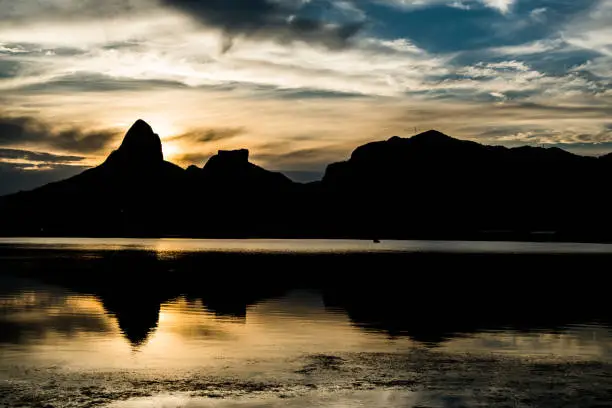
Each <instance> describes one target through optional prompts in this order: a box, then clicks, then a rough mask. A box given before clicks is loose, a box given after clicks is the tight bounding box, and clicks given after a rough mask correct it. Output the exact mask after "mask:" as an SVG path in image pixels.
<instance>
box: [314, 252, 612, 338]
mask: <svg viewBox="0 0 612 408" xmlns="http://www.w3.org/2000/svg"><path fill="white" fill-rule="evenodd" d="M396 261H398V262H397V263H396V265H397V268H398V269H395V273H385V271H384V269H379V270H378V273H377V279H363V280H360V279H353V280H338V279H331V280H330V281H329V282H328V285H327V288H326V289H325V290H324V299H325V303H326V306H327V307H329V308H341V309H344V310H346V311H347V314H348V315H349V318H350V319H351V321H352V322H353V324H354V325H356V326H357V327H360V328H363V329H366V330H375V331H384V332H387V333H388V334H389V335H391V336H409V337H411V338H412V339H414V340H416V341H420V342H424V343H429V344H436V343H439V342H441V341H444V340H446V339H450V338H452V337H455V336H460V335H463V334H467V333H476V332H478V331H482V330H497V329H508V328H510V329H514V330H519V331H526V332H529V331H533V330H539V329H546V330H548V331H551V330H552V331H554V330H556V329H558V328H562V327H564V326H567V325H570V324H584V323H589V322H594V321H600V322H603V323H606V324H607V325H610V323H612V315H611V314H610V310H609V307H608V300H607V299H608V297H609V290H608V288H606V287H604V286H601V285H600V284H599V283H598V282H599V279H600V278H599V276H600V268H601V265H602V264H607V263H608V262H609V261H610V257H609V256H595V255H593V256H585V255H582V256H569V255H518V254H510V255H484V254H472V255H466V254H463V255H459V254H454V255H453V254H415V255H412V256H409V257H405V258H404V261H405V262H401V260H400V258H399V257H398V258H397V259H396ZM400 265H402V266H400ZM368 266H369V267H372V269H373V270H374V268H375V266H374V263H371V264H369V265H365V267H368ZM400 271H401V272H400ZM558 271H580V274H579V275H580V276H578V275H573V276H570V275H564V274H560V273H558ZM400 274H401V276H402V280H401V282H400V281H398V280H397V279H398V276H400Z"/></svg>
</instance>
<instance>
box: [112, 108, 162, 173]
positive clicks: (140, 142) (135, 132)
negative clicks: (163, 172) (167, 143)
mask: <svg viewBox="0 0 612 408" xmlns="http://www.w3.org/2000/svg"><path fill="white" fill-rule="evenodd" d="M116 155H118V156H120V157H121V158H122V161H123V162H129V163H133V164H152V163H160V162H162V161H163V160H164V155H163V152H162V145H161V139H160V138H159V136H158V135H157V134H156V133H155V132H153V128H151V125H149V124H148V123H147V122H145V121H144V120H142V119H138V120H137V121H136V122H134V124H133V125H132V126H131V127H130V129H129V130H128V131H127V133H126V134H125V137H124V138H123V142H122V143H121V146H119V149H118V150H117V151H116Z"/></svg>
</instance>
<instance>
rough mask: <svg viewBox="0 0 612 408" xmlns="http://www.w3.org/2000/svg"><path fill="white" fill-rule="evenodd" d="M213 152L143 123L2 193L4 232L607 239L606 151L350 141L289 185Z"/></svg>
mask: <svg viewBox="0 0 612 408" xmlns="http://www.w3.org/2000/svg"><path fill="white" fill-rule="evenodd" d="M248 160H249V153H248V151H247V150H237V151H220V152H219V154H218V155H216V156H214V157H212V158H211V159H210V160H209V161H208V162H207V163H206V165H205V166H204V167H203V168H198V167H196V166H191V167H189V168H188V169H187V170H184V169H182V168H180V167H178V166H176V165H174V164H172V163H169V162H167V161H164V160H163V154H162V146H161V142H160V139H159V137H158V136H157V135H156V134H155V133H154V132H153V130H152V129H151V127H150V126H149V125H148V124H146V123H145V122H143V121H141V120H139V121H137V122H136V123H135V124H134V125H133V126H132V128H131V129H130V130H129V131H128V133H127V135H126V136H125V139H124V141H123V143H122V144H121V146H120V147H119V149H117V150H116V151H114V152H113V153H112V154H111V155H110V156H109V157H108V159H107V160H106V161H105V162H104V163H103V164H102V165H100V166H98V167H96V168H93V169H90V170H87V171H85V172H84V173H82V174H80V175H78V176H76V177H73V178H70V179H68V180H64V181H60V182H57V183H52V184H49V185H46V186H44V187H41V188H38V189H36V190H33V191H30V192H21V193H18V194H14V195H10V196H6V197H4V198H2V199H1V200H0V207H1V212H0V234H3V235H30V236H32V235H53V236H61V235H74V236H172V235H183V236H195V237H197V236H200V237H237V238H238V237H351V238H367V239H373V238H377V239H383V238H457V239H500V238H501V239H527V240H541V239H544V240H586V241H589V240H591V241H606V240H610V238H611V232H610V231H611V229H610V226H611V225H610V224H611V223H612V220H610V218H609V217H607V216H606V214H607V209H608V194H607V182H608V178H609V175H610V174H612V155H607V156H604V157H601V158H595V157H583V156H577V155H574V154H571V153H568V152H566V151H564V150H561V149H558V148H548V149H545V148H539V147H519V148H513V149H508V148H505V147H499V146H485V145H481V144H478V143H475V142H470V141H464V140H457V139H453V138H451V137H449V136H446V135H444V134H442V133H440V132H437V131H428V132H425V133H422V134H420V135H417V136H414V137H411V138H407V139H404V138H399V137H392V138H391V139H389V140H387V141H381V142H374V143H369V144H366V145H364V146H361V147H358V148H357V149H356V150H355V151H354V152H353V154H352V155H351V157H350V159H349V160H348V161H346V162H341V163H334V164H331V165H330V166H329V167H328V168H327V171H326V173H325V175H324V178H323V180H322V181H320V182H315V183H309V184H299V183H294V182H292V181H291V180H289V179H288V178H287V177H285V176H284V175H282V174H280V173H275V172H270V171H267V170H265V169H262V168H261V167H258V166H256V165H254V164H252V163H250V162H249V161H248Z"/></svg>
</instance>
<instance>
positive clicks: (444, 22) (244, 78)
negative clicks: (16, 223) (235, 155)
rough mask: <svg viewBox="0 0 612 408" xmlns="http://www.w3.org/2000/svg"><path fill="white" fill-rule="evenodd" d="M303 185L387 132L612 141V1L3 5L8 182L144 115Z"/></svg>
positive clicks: (60, 169)
mask: <svg viewBox="0 0 612 408" xmlns="http://www.w3.org/2000/svg"><path fill="white" fill-rule="evenodd" d="M139 118H141V119H144V120H146V121H147V122H149V123H150V124H151V125H152V126H153V128H154V130H155V131H156V132H157V133H158V134H159V135H160V137H161V138H162V142H163V146H164V155H165V157H166V159H167V160H170V161H172V162H174V163H176V164H179V165H181V166H183V167H186V166H189V165H191V164H195V165H197V166H200V167H201V166H202V165H203V164H204V163H205V162H206V160H207V159H208V158H209V157H210V156H211V155H212V154H214V153H216V151H217V150H219V149H236V148H248V149H249V150H250V152H251V161H253V162H254V163H256V164H258V165H261V166H263V167H265V168H267V169H270V170H279V171H284V172H286V174H288V175H289V176H291V177H293V178H295V179H296V180H312V179H317V178H319V177H320V176H321V174H322V172H323V171H324V170H325V167H326V165H327V164H329V163H330V162H334V161H340V160H346V159H347V158H348V157H349V156H350V153H351V152H352V150H354V148H355V147H357V146H359V145H361V144H363V143H366V142H370V141H374V140H382V139H387V138H389V137H391V136H394V135H398V136H404V137H409V136H412V135H414V134H415V133H416V132H421V131H425V130H428V129H437V130H439V131H442V132H444V133H446V134H448V135H451V136H453V137H457V138H461V139H469V140H475V141H478V142H482V143H486V144H495V145H505V146H517V145H537V146H551V147H552V146H557V147H561V148H564V149H566V150H569V151H572V152H574V153H578V154H588V155H599V154H603V153H608V152H610V151H612V0H105V1H99V0H19V1H15V0H0V194H6V193H10V192H13V191H17V190H20V189H29V188H33V187H36V186H38V185H41V184H43V183H45V182H48V181H52V180H57V179H61V178H64V177H68V176H70V175H73V174H76V173H79V172H81V171H83V169H85V168H87V167H91V166H95V165H97V164H99V163H100V162H102V161H103V160H104V158H105V157H106V156H107V155H108V154H109V153H110V152H111V151H112V150H113V149H116V148H117V147H118V145H119V143H120V142H121V138H122V136H123V135H124V133H125V131H126V130H127V129H128V128H129V126H130V125H131V124H132V123H133V122H134V121H135V120H137V119H139Z"/></svg>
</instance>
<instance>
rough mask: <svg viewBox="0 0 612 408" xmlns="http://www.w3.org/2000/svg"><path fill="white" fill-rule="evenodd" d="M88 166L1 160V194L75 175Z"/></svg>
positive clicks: (27, 188)
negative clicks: (35, 163) (6, 161)
mask: <svg viewBox="0 0 612 408" xmlns="http://www.w3.org/2000/svg"><path fill="white" fill-rule="evenodd" d="M86 169H87V167H83V166H68V165H63V164H42V165H31V164H21V163H3V162H0V180H2V182H0V196H2V195H6V194H12V193H17V192H19V191H27V190H31V189H34V188H36V187H40V186H42V185H45V184H47V183H52V182H54V181H59V180H63V179H66V178H68V177H72V176H75V175H77V174H79V173H81V172H83V171H85V170H86Z"/></svg>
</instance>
